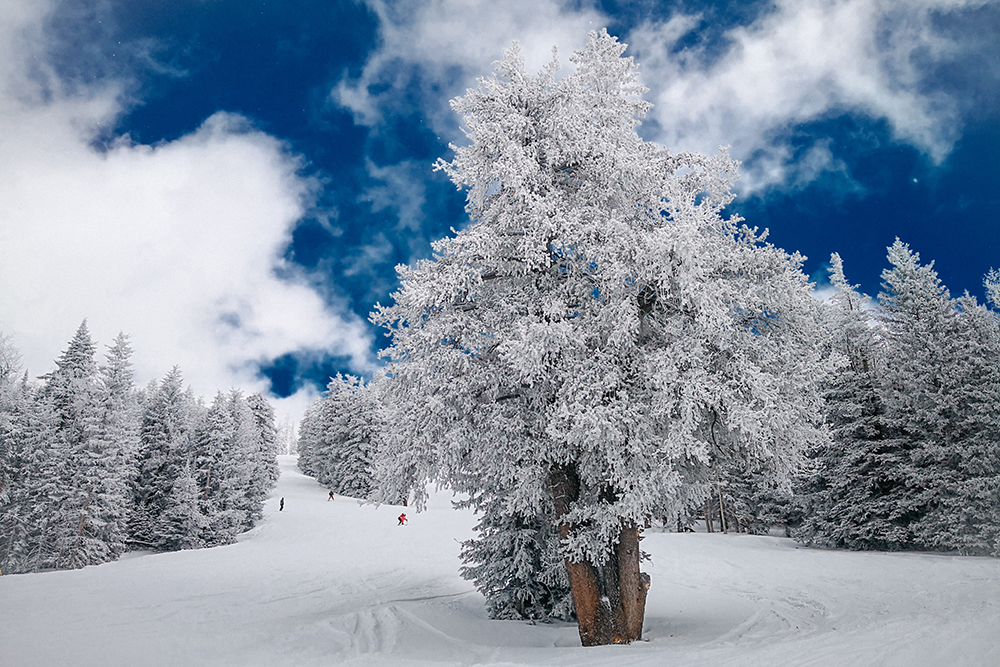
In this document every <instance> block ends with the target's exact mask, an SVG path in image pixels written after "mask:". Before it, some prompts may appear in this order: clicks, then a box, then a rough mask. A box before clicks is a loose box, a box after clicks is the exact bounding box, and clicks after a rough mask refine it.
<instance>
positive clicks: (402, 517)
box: [399, 514, 406, 526]
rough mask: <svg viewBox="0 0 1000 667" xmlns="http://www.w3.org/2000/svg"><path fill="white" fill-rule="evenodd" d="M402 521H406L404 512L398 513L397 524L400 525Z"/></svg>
mask: <svg viewBox="0 0 1000 667" xmlns="http://www.w3.org/2000/svg"><path fill="white" fill-rule="evenodd" d="M404 523H406V515H405V514H400V515H399V525H400V526H402V525H403V524H404Z"/></svg>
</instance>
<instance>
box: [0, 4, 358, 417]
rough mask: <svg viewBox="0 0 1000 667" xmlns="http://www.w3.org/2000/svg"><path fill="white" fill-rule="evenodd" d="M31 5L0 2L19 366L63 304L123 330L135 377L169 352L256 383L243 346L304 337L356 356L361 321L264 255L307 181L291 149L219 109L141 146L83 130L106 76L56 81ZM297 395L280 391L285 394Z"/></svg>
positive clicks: (97, 119) (2, 294)
mask: <svg viewBox="0 0 1000 667" xmlns="http://www.w3.org/2000/svg"><path fill="white" fill-rule="evenodd" d="M44 16H45V13H44V8H43V7H40V6H39V5H36V4H30V3H27V2H23V3H21V2H14V3H12V2H8V3H6V4H5V5H4V6H3V8H2V9H0V26H2V27H0V44H2V45H4V46H0V55H2V56H3V57H2V58H0V61H2V63H3V64H0V155H3V156H4V157H3V160H2V161H0V331H3V332H6V333H12V334H14V336H15V338H14V342H15V344H16V346H17V347H18V348H19V349H20V350H21V352H22V354H23V357H24V362H25V364H26V365H27V366H28V368H29V370H30V371H31V373H32V374H36V375H37V374H41V373H43V372H46V371H48V370H49V369H50V368H51V367H52V360H53V359H54V357H55V356H57V355H58V354H59V353H60V351H61V350H63V349H65V346H66V343H67V342H68V341H69V339H70V338H71V337H72V334H73V332H74V330H75V329H76V327H77V326H78V325H79V323H80V321H81V320H83V319H84V318H87V320H88V324H89V326H90V329H91V332H92V334H93V336H94V338H95V339H97V340H98V341H99V342H101V343H103V344H109V343H111V342H112V340H113V338H114V336H115V335H116V334H117V332H118V331H119V330H121V331H124V332H126V333H129V334H131V336H132V343H133V348H134V349H135V357H134V362H135V365H136V371H137V380H138V381H139V382H140V383H144V382H146V381H147V380H149V379H152V378H154V377H159V376H162V375H163V374H164V373H165V372H166V371H167V370H169V368H170V367H171V366H172V365H174V364H179V365H180V366H181V369H182V371H183V372H184V374H185V377H186V378H187V380H188V382H189V383H190V384H191V385H192V386H193V387H194V389H195V392H196V393H199V394H208V395H211V394H213V393H214V392H215V391H216V390H217V389H222V390H227V389H229V388H230V387H233V386H240V387H243V388H244V389H246V390H261V389H265V388H266V383H265V382H263V381H262V380H261V378H259V377H258V376H257V375H256V371H257V362H259V361H265V360H269V359H271V358H273V357H277V356H280V355H282V354H285V353H289V352H294V351H297V350H303V349H312V350H325V351H328V352H330V353H331V354H336V355H344V356H349V357H350V358H351V359H352V363H353V364H354V366H355V367H356V368H357V369H358V370H366V369H368V368H370V364H371V357H370V354H369V343H370V334H369V333H368V332H367V330H366V327H365V325H364V324H363V323H362V322H361V321H360V320H358V318H356V317H354V316H352V315H349V314H345V313H346V312H347V311H346V309H343V310H341V311H338V312H334V310H332V309H331V308H329V307H328V306H327V305H326V304H325V303H324V302H323V300H322V299H321V298H320V296H319V295H318V294H317V293H316V292H315V291H314V290H313V289H311V288H310V287H309V286H308V283H307V280H306V277H305V276H300V278H299V279H298V280H295V279H292V280H287V279H279V278H278V277H276V274H275V269H277V268H281V269H283V271H282V273H283V274H293V275H294V271H292V270H291V267H289V266H286V265H284V264H283V260H282V258H281V255H282V252H283V250H284V248H285V247H286V246H287V244H288V242H289V234H290V230H291V226H292V224H293V223H294V222H295V221H296V220H297V219H298V218H300V217H301V216H302V214H303V212H304V211H305V209H306V208H307V207H308V206H309V204H310V201H311V199H312V197H313V194H314V189H315V187H316V186H315V184H314V183H313V182H311V181H310V180H309V179H307V178H303V177H302V176H300V175H299V173H298V169H299V166H300V163H299V161H298V159H297V158H296V156H294V155H293V154H291V153H290V152H289V151H288V150H287V148H286V147H285V146H284V145H282V144H281V143H280V142H279V141H278V140H276V139H274V138H273V137H270V136H268V135H266V134H264V133H262V132H259V131H256V130H254V129H253V128H252V127H250V126H249V125H248V123H247V121H246V120H245V119H243V118H241V117H239V116H234V115H230V114H225V113H218V114H215V115H213V116H212V117H211V118H209V119H207V120H206V121H205V123H204V124H203V125H202V127H200V128H199V129H198V130H197V131H196V132H194V133H192V134H190V135H188V136H184V137H182V138H180V139H178V140H176V141H172V142H168V143H164V144H161V145H157V146H145V145H138V144H133V143H131V142H129V141H128V140H127V138H125V139H121V140H119V141H118V142H117V143H115V144H114V145H113V146H112V147H110V148H109V149H108V150H106V151H103V152H100V151H97V150H95V149H94V148H92V147H91V146H90V142H91V140H92V138H93V137H94V133H95V132H96V131H97V129H98V128H100V127H101V126H107V125H109V124H112V123H113V121H114V118H115V115H116V114H118V113H120V111H121V107H120V103H119V101H118V99H119V98H118V91H117V89H115V88H114V87H107V86H106V87H104V88H100V89H94V90H84V91H80V90H79V89H76V90H75V91H74V92H73V93H68V92H65V91H63V90H62V89H61V87H60V82H59V81H58V79H57V77H55V76H54V75H53V74H52V73H51V71H50V70H48V69H47V68H46V66H45V43H44V35H43V33H42V31H41V30H40V28H39V26H40V25H41V22H42V21H43V19H44ZM303 397H305V394H303V395H302V396H299V397H296V398H293V399H292V400H290V401H285V402H284V403H285V406H286V408H287V409H288V410H291V411H295V412H296V414H297V412H298V411H300V410H301V408H302V407H303V406H302V403H303V400H302V399H303Z"/></svg>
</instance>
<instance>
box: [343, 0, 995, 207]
mask: <svg viewBox="0 0 1000 667" xmlns="http://www.w3.org/2000/svg"><path fill="white" fill-rule="evenodd" d="M367 4H368V6H369V7H370V8H371V9H372V11H373V12H374V13H375V14H376V15H377V16H378V17H379V20H380V28H379V31H380V33H379V34H380V38H381V41H380V47H379V49H378V50H376V51H375V52H374V53H373V54H372V55H371V57H370V59H369V61H368V63H367V64H366V66H365V68H364V71H363V73H362V74H361V76H360V77H359V78H357V79H354V80H350V79H348V80H344V81H342V82H341V83H340V84H339V85H338V86H337V88H336V89H335V90H334V91H333V99H334V100H335V101H336V102H338V103H339V104H341V105H342V106H344V107H346V108H348V109H350V110H351V111H352V112H353V113H354V116H355V120H356V121H357V122H359V123H361V124H365V125H368V126H372V127H375V128H378V126H379V124H380V123H381V122H382V120H383V116H384V114H385V113H386V112H387V110H391V109H392V108H393V107H394V105H395V104H396V103H397V102H398V101H399V100H400V99H401V98H402V96H404V95H406V94H408V91H410V90H411V87H412V85H413V84H414V82H416V81H419V83H420V84H421V85H422V87H423V88H422V92H421V103H422V104H423V105H424V107H425V108H423V109H422V111H423V113H424V114H425V115H426V117H427V119H428V122H429V123H430V124H431V126H432V127H433V128H434V129H435V131H436V132H437V133H438V134H439V135H441V136H445V137H446V138H447V139H449V140H451V141H456V142H461V141H462V137H461V135H460V134H459V133H458V132H457V131H456V129H457V122H456V118H455V117H454V114H453V113H452V112H451V111H450V109H449V108H448V105H447V101H448V100H449V99H450V98H451V97H454V96H455V95H458V94H461V93H462V92H463V91H464V90H465V88H467V87H469V86H471V85H474V80H475V77H477V76H482V75H485V74H488V73H489V72H490V71H491V70H492V68H491V63H492V62H493V61H495V60H497V59H499V57H500V54H501V50H502V49H503V48H505V47H507V46H509V45H510V43H511V41H512V40H514V39H517V40H519V41H520V42H521V44H522V47H523V50H524V53H525V57H526V61H527V63H528V65H529V68H533V69H538V68H539V67H541V66H542V65H543V64H544V63H546V62H548V60H549V58H550V57H551V48H552V46H553V45H558V47H559V49H560V53H561V54H562V57H563V59H564V61H565V58H566V57H567V56H568V55H569V53H570V52H571V51H572V50H573V49H575V48H578V47H579V46H581V45H582V44H583V43H584V41H585V39H586V33H587V31H588V30H592V29H598V28H600V27H603V26H604V25H606V24H607V22H608V20H607V17H605V16H603V15H602V14H601V13H600V12H598V11H596V10H595V9H593V8H591V7H590V6H588V4H587V3H568V2H560V1H559V0H542V1H541V2H538V3H523V2H517V1H515V0H492V1H489V2H485V1H473V2H470V1H468V0H431V1H426V2H422V1H418V0H409V1H404V2H394V3H387V2H384V1H383V0H368V2H367ZM983 4H986V3H985V2H973V1H966V0H918V1H915V2H905V3H900V2H896V1H894V0H778V1H777V2H776V3H775V6H774V7H773V8H772V9H771V10H770V11H768V12H767V13H765V14H763V15H761V16H760V17H759V18H758V19H757V20H756V21H755V22H754V23H752V24H750V25H748V26H740V27H737V28H734V29H732V30H730V31H729V32H728V33H727V34H726V35H725V38H724V40H723V44H724V46H723V49H722V52H721V53H719V52H717V51H713V52H712V53H709V52H708V51H707V50H706V48H705V47H704V46H702V45H701V44H702V42H701V41H700V40H695V44H696V45H695V46H685V47H684V48H678V45H679V43H680V42H681V40H682V39H684V38H685V37H687V36H688V35H689V34H690V33H691V31H692V30H695V29H697V28H698V26H699V22H700V21H701V20H702V18H703V17H702V16H700V15H685V14H675V15H672V16H666V17H665V18H664V19H663V20H659V21H650V22H647V23H644V24H642V25H639V26H637V27H636V28H634V29H633V30H632V31H631V32H630V33H629V34H627V35H621V36H620V38H621V39H622V41H624V42H626V43H628V44H629V45H630V47H631V48H630V50H629V51H628V52H627V53H628V54H630V55H634V56H635V57H636V60H637V62H638V63H639V64H640V68H641V70H640V71H641V72H642V76H643V80H644V82H645V84H646V85H647V86H648V87H649V88H650V93H649V94H648V96H647V97H648V99H650V100H651V101H652V102H654V104H655V106H654V108H653V111H652V113H651V115H650V117H649V119H648V122H647V127H646V128H645V129H644V132H645V134H646V136H647V137H648V138H650V139H652V140H655V141H657V142H658V143H660V144H662V145H665V146H668V147H670V148H671V149H672V150H695V151H698V152H702V153H714V152H715V151H716V150H717V149H718V147H719V146H723V145H729V146H731V154H732V155H733V156H734V157H736V158H737V159H739V160H742V161H743V162H744V169H743V174H744V176H743V179H742V180H741V182H740V183H739V184H738V185H739V187H740V189H741V191H743V192H751V191H758V192H759V191H763V190H767V189H768V188H772V187H777V188H780V189H783V190H788V189H795V188H799V187H802V186H804V185H807V184H808V183H810V182H812V181H814V180H815V179H817V178H819V177H821V176H823V175H824V174H828V173H830V172H835V173H838V175H839V176H840V178H839V182H840V186H841V187H845V188H848V189H854V188H857V187H858V186H857V184H855V183H854V182H853V181H852V180H851V177H850V174H849V173H847V170H846V167H845V165H844V164H843V162H841V161H840V160H838V159H837V157H836V151H835V150H831V145H830V141H829V139H828V138H822V137H820V138H818V139H816V143H815V144H814V145H808V143H807V145H802V141H806V142H808V141H809V140H810V139H809V138H808V137H803V136H801V135H799V136H796V132H797V128H798V126H800V125H802V124H805V123H810V122H814V121H817V120H822V119H824V118H829V117H831V116H834V115H837V114H862V115H865V116H868V117H870V118H873V119H876V120H882V119H884V120H885V121H887V122H888V125H889V127H890V128H891V131H892V133H893V136H894V138H895V139H896V140H897V141H900V142H903V143H907V144H910V145H912V146H915V147H916V148H917V149H918V150H920V151H922V152H923V153H924V154H925V155H926V156H928V158H929V159H930V160H931V161H932V162H935V163H940V162H941V161H942V160H944V159H945V158H946V157H947V156H948V154H949V153H950V151H951V150H952V148H953V146H954V144H955V142H956V141H957V140H958V138H959V137H960V133H961V110H960V105H961V101H960V100H958V99H956V97H955V96H954V94H953V93H946V92H944V90H943V89H941V88H940V87H938V88H935V86H934V85H933V84H932V83H930V82H929V80H928V79H929V75H930V73H931V69H932V68H933V67H934V66H937V65H939V64H941V63H946V62H954V61H957V59H960V58H967V57H969V56H968V53H965V52H964V48H965V47H964V46H963V45H962V44H959V43H957V42H956V41H954V40H953V39H951V38H949V37H947V36H946V35H945V33H944V32H942V31H941V30H939V29H938V28H937V27H936V23H935V21H936V17H938V16H940V15H943V14H953V15H956V16H960V15H962V13H963V12H965V11H966V10H971V9H975V8H976V7H979V6H981V5H983ZM969 20H971V19H969ZM415 72H418V73H419V78H415V74H414V73H415ZM793 140H796V141H798V142H799V143H798V144H796V145H793ZM373 176H376V175H375V174H373Z"/></svg>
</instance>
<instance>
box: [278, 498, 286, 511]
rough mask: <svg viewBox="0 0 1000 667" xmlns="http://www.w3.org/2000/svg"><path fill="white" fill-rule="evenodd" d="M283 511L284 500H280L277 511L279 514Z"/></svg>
mask: <svg viewBox="0 0 1000 667" xmlns="http://www.w3.org/2000/svg"><path fill="white" fill-rule="evenodd" d="M283 509H285V499H284V498H282V499H281V502H280V503H278V511H279V512H280V511H281V510H283Z"/></svg>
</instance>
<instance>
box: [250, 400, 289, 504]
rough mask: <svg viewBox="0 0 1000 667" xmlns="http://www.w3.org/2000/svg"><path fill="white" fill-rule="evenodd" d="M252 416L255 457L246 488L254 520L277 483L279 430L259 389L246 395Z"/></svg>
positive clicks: (267, 402)
mask: <svg viewBox="0 0 1000 667" xmlns="http://www.w3.org/2000/svg"><path fill="white" fill-rule="evenodd" d="M246 404H247V407H249V408H250V414H251V416H252V421H251V426H252V429H251V431H252V444H251V451H252V456H253V461H254V470H253V479H252V483H251V486H250V489H249V493H250V504H251V506H252V511H251V518H252V520H253V522H254V523H256V522H257V521H258V520H259V519H260V518H261V516H262V514H263V509H264V501H265V500H266V499H267V495H268V494H269V493H270V492H271V489H273V488H274V486H275V485H276V484H277V483H278V476H279V475H280V474H281V471H280V470H279V469H278V459H277V456H278V446H279V445H278V430H277V427H276V425H275V423H274V408H273V407H272V406H271V403H270V402H269V401H268V400H267V399H266V398H265V397H264V395H263V394H261V393H259V392H258V393H253V394H250V395H249V396H247V398H246Z"/></svg>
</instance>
